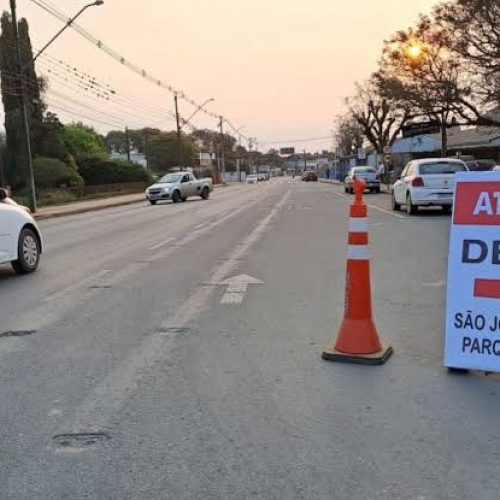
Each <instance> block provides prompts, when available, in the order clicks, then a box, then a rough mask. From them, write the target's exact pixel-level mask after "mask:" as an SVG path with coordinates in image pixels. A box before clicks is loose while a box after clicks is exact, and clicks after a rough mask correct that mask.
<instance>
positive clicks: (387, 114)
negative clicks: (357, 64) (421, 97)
mask: <svg viewBox="0 0 500 500" xmlns="http://www.w3.org/2000/svg"><path fill="white" fill-rule="evenodd" d="M382 94H383V93H382V92H380V87H379V86H378V83H377V82H376V81H375V80H374V79H372V80H370V81H368V82H366V83H364V84H360V83H358V84H356V94H355V95H354V96H353V97H352V98H349V99H347V104H348V106H349V110H350V113H351V115H352V117H353V118H354V120H355V121H356V122H357V124H358V125H359V127H361V131H362V133H363V135H364V136H365V137H366V138H367V139H368V141H369V142H370V144H371V145H372V146H373V148H374V149H375V151H377V153H379V154H382V153H383V151H384V148H385V147H386V146H392V145H393V144H394V141H395V140H396V138H397V137H398V135H399V133H400V132H401V129H402V127H403V126H404V124H405V123H406V122H407V121H408V119H409V118H410V117H411V115H412V106H411V105H410V104H409V103H408V102H406V101H405V100H404V99H400V98H399V97H397V96H396V95H388V96H384V95H382ZM343 127H344V130H343V132H342V133H343V134H344V136H345V134H346V132H347V130H350V131H351V134H350V135H352V131H353V130H354V129H353V125H352V124H350V123H349V121H347V123H344V124H343ZM346 127H347V130H345V129H346ZM348 135H349V134H348ZM351 142H353V141H351ZM357 142H358V143H359V139H358V141H357ZM351 149H352V147H351Z"/></svg>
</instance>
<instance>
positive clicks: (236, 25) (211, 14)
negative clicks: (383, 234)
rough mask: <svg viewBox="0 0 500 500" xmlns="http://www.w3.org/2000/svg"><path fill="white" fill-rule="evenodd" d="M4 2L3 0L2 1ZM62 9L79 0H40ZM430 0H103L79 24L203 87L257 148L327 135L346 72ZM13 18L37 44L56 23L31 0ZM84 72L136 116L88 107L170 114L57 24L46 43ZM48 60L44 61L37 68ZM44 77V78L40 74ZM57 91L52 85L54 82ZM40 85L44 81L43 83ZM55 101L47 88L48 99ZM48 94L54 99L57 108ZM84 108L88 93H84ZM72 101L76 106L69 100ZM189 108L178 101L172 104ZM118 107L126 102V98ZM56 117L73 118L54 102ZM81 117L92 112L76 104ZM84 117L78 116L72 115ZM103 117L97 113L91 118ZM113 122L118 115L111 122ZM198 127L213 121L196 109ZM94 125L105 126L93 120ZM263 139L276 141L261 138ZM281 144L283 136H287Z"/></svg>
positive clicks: (355, 72) (368, 60)
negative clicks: (114, 92)
mask: <svg viewBox="0 0 500 500" xmlns="http://www.w3.org/2000/svg"><path fill="white" fill-rule="evenodd" d="M2 1H3V6H4V8H5V9H7V8H8V6H9V2H8V0H2ZM43 3H44V4H45V5H52V6H54V7H56V8H57V9H59V10H61V11H63V12H65V13H66V14H68V15H73V14H75V13H76V12H77V11H78V10H79V8H80V7H81V6H83V5H85V3H86V1H85V0H50V1H47V0H44V1H43ZM434 3H435V0H413V1H409V0H377V1H373V0H351V1H337V0H309V1H307V2H304V1H301V2H298V1H295V0H287V1H285V0H252V1H247V2H242V1H241V0H212V1H207V0H183V1H179V2H171V1H167V0H105V5H103V6H101V7H93V8H92V9H89V10H88V11H87V12H86V13H85V14H84V15H83V16H82V18H81V20H80V21H79V23H80V24H81V25H82V26H83V27H85V28H86V29H87V30H89V31H90V32H91V33H92V34H93V35H95V36H96V37H97V38H99V39H101V40H102V41H103V42H105V43H106V44H107V45H109V46H111V47H112V48H113V49H114V50H116V51H117V52H119V53H120V54H121V55H123V56H125V57H126V58H128V59H129V60H131V61H132V62H135V63H136V64H138V65H140V66H141V67H142V68H144V69H145V70H147V71H149V72H151V73H152V74H153V75H155V76H157V77H158V78H160V79H162V80H163V81H165V82H168V83H170V84H171V85H173V86H174V87H176V88H179V89H182V90H184V91H185V92H186V93H187V94H188V95H190V96H191V97H192V98H193V99H195V100H196V101H198V102H202V101H204V100H206V99H208V98H210V97H213V98H215V102H214V103H212V104H211V105H210V109H212V110H213V111H215V112H217V113H218V114H223V115H224V116H227V117H228V118H229V119H230V120H231V121H232V122H233V123H234V124H235V125H236V126H238V127H239V126H245V129H244V130H243V132H244V133H246V134H249V135H251V136H255V137H257V138H258V139H259V142H260V144H261V145H262V147H261V149H266V150H267V149H269V148H270V147H271V146H273V147H280V146H287V145H288V144H289V142H288V141H290V140H295V139H303V138H310V137H323V136H327V135H329V134H330V131H331V130H332V128H333V126H334V117H335V115H336V114H337V113H339V112H342V110H343V99H344V98H345V97H346V96H348V95H349V94H350V93H352V90H353V85H354V82H355V81H356V80H362V79H364V78H366V77H367V76H369V74H370V73H371V72H372V71H373V70H374V69H375V65H376V61H377V59H378V57H379V55H380V51H381V48H382V42H383V40H384V38H387V37H389V36H390V35H391V34H392V33H393V32H394V31H396V30H398V29H401V28H405V27H407V26H409V25H411V24H413V23H414V22H415V21H416V20H417V17H418V14H419V13H427V12H429V10H430V9H431V7H432V5H433V4H434ZM18 9H19V16H25V17H27V18H28V20H29V22H30V26H31V35H32V41H33V45H34V46H35V47H40V46H41V45H43V43H44V42H46V41H47V40H48V39H49V38H50V37H51V36H52V35H53V34H54V33H55V32H56V31H57V30H58V29H59V28H60V27H61V25H62V24H61V22H60V21H58V20H56V19H55V18H53V17H52V16H51V15H49V14H48V13H46V12H45V11H44V10H42V9H41V8H40V7H39V6H37V5H36V4H35V3H33V2H32V1H31V0H18ZM48 54H49V55H50V56H52V57H55V58H58V59H62V60H63V61H65V62H67V63H69V64H70V65H71V66H74V67H76V68H78V69H79V70H81V71H84V72H86V73H88V74H90V75H93V76H95V77H96V78H97V79H99V80H100V81H102V82H105V83H107V84H109V85H110V86H111V87H112V88H113V89H116V90H117V92H118V93H119V95H123V96H125V97H126V99H127V100H128V102H134V103H136V109H137V118H134V117H133V116H131V115H130V114H123V110H124V108H121V107H120V106H119V105H117V104H115V103H105V104H102V105H99V104H98V103H97V107H98V108H99V109H101V110H102V111H103V112H105V113H107V114H108V115H109V116H112V117H113V119H112V120H109V121H110V122H112V123H113V124H115V123H116V124H117V125H118V124H122V125H123V127H125V126H126V125H129V126H130V127H134V126H139V125H146V124H150V125H157V126H159V127H160V128H164V129H171V128H173V127H174V123H173V122H172V121H169V120H168V119H167V118H166V119H165V121H163V122H162V119H161V117H160V119H158V115H155V116H154V118H152V117H151V116H149V115H148V111H147V110H146V109H144V108H147V109H150V108H155V109H158V110H161V111H172V110H173V97H172V95H171V94H169V93H168V92H167V91H164V90H160V89H158V88H156V87H155V86H153V85H151V84H150V83H147V82H144V81H143V80H141V78H140V77H138V76H136V75H134V74H133V73H131V72H129V71H128V70H127V69H126V68H124V67H123V66H121V65H120V64H119V63H117V62H115V61H114V60H112V59H111V58H109V56H107V55H105V54H103V53H102V52H100V51H99V50H98V49H97V48H96V47H95V46H93V45H91V44H90V43H89V42H88V41H86V40H85V39H83V38H82V37H80V36H79V35H78V34H76V33H75V32H73V31H72V30H68V31H67V32H66V33H65V34H64V35H63V36H62V37H61V38H60V39H59V40H58V41H57V42H56V43H55V44H54V45H53V47H52V48H51V49H50V50H49V51H48ZM48 67H49V65H48V63H47V62H44V59H42V60H41V63H40V67H39V69H40V72H41V73H42V74H44V71H45V73H46V69H47V68H48ZM49 82H50V78H49ZM56 87H57V89H56V90H57V92H59V94H61V93H63V94H64V95H66V97H74V99H75V101H77V102H79V103H80V107H79V108H78V109H83V108H82V106H81V105H82V104H85V103H86V102H91V101H89V99H88V97H87V96H86V95H85V92H80V93H79V92H78V90H76V91H75V89H74V88H73V87H71V88H70V87H68V89H66V91H64V86H61V85H59V84H58V85H55V84H54V86H53V88H56ZM63 91H64V92H63ZM49 94H50V91H49ZM54 99H55V98H54ZM56 102H60V104H59V107H60V108H63V107H64V106H63V105H62V103H63V102H64V101H56ZM93 106H96V103H95V102H94V103H93ZM72 109H73V110H75V109H77V105H76V104H75V105H74V108H72ZM192 110H193V108H192V107H190V106H189V105H188V104H186V103H183V102H181V113H182V114H183V116H188V115H189V114H190V113H191V112H192ZM129 111H130V108H129ZM59 113H60V115H61V117H62V118H64V120H70V119H76V117H75V116H74V115H73V116H72V115H71V114H65V113H64V112H61V111H60V110H59ZM85 114H86V116H91V117H92V116H96V117H97V116H100V117H101V118H102V116H105V115H102V114H101V115H98V114H95V111H92V110H90V111H87V112H86V113H85ZM83 121H89V120H83ZM101 121H106V120H101ZM122 122H123V123H122ZM193 123H194V124H195V125H196V126H198V127H213V126H214V125H215V124H214V120H213V118H204V117H203V116H201V115H200V116H199V118H196V119H195V120H194V122H193ZM96 128H98V129H99V130H101V131H106V130H107V129H110V128H113V127H111V126H107V125H105V124H102V123H101V124H97V125H96ZM271 141H282V142H280V143H277V144H271V143H270V142H271ZM290 144H291V143H290ZM331 144H332V141H331V140H330V139H326V140H321V141H315V142H305V143H300V142H299V143H296V144H291V145H293V146H295V147H297V148H298V149H302V148H303V147H304V148H306V149H307V150H310V151H316V150H317V149H318V148H322V147H325V148H330V147H331Z"/></svg>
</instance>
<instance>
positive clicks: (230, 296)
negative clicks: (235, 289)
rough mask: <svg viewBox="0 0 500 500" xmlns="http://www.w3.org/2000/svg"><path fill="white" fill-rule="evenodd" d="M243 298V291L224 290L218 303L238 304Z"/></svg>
mask: <svg viewBox="0 0 500 500" xmlns="http://www.w3.org/2000/svg"><path fill="white" fill-rule="evenodd" d="M244 298H245V294H244V293H229V292H226V293H225V294H224V295H223V297H222V299H221V301H220V303H221V304H231V305H240V304H241V303H242V302H243V299H244Z"/></svg>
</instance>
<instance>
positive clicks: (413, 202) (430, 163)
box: [392, 158, 469, 214]
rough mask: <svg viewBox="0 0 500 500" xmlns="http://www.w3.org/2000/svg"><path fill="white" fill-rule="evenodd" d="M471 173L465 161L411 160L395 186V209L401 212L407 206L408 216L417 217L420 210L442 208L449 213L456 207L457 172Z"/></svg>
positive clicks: (440, 159) (393, 197) (393, 198)
mask: <svg viewBox="0 0 500 500" xmlns="http://www.w3.org/2000/svg"><path fill="white" fill-rule="evenodd" d="M468 170H469V169H468V167H467V165H466V164H465V162H463V161H461V160H454V159H444V158H443V159H442V158H428V159H423V160H413V161H411V162H410V163H408V165H406V167H405V169H404V170H403V172H402V174H401V177H400V178H399V179H398V180H397V181H396V182H395V183H394V187H393V191H392V209H393V210H400V209H401V206H402V205H405V206H406V211H407V213H408V214H415V213H416V212H417V211H418V207H430V206H438V207H442V209H443V211H444V212H449V211H450V210H451V207H452V206H453V196H454V193H455V173H456V172H467V171H468Z"/></svg>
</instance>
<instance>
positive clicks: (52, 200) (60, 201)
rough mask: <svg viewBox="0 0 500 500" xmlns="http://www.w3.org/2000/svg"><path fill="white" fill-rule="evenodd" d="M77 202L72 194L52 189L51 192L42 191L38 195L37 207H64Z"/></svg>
mask: <svg viewBox="0 0 500 500" xmlns="http://www.w3.org/2000/svg"><path fill="white" fill-rule="evenodd" d="M74 201H77V197H76V196H75V195H74V194H71V193H68V192H67V191H64V190H62V189H59V190H57V189H54V190H52V191H44V192H39V193H38V205H39V206H40V207H47V206H51V205H64V204H65V203H71V202H74Z"/></svg>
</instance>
